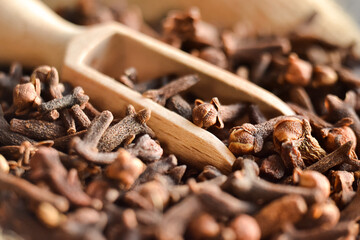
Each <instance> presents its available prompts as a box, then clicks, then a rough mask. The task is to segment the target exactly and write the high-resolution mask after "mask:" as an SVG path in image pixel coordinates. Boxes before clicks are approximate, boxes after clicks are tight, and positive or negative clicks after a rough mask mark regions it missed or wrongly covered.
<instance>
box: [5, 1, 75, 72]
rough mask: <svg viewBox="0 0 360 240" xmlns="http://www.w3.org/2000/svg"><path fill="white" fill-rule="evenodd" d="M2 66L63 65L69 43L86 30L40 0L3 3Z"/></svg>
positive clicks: (58, 66)
mask: <svg viewBox="0 0 360 240" xmlns="http://www.w3.org/2000/svg"><path fill="white" fill-rule="evenodd" d="M0 6H1V7H0V63H9V62H12V61H19V62H21V63H22V64H24V65H27V66H36V65H41V64H45V63H46V64H50V65H52V66H55V67H57V68H60V67H61V66H62V62H63V58H64V54H65V50H66V46H67V43H68V42H69V40H70V39H72V38H73V37H74V36H75V35H77V34H78V33H80V32H81V31H82V28H81V27H78V26H76V25H74V24H71V23H69V22H67V21H65V20H63V19H62V18H60V17H59V16H58V15H56V14H55V13H54V12H52V11H51V10H50V9H49V8H47V7H46V6H45V5H44V4H42V3H41V2H39V1H37V0H10V1H9V0H0Z"/></svg>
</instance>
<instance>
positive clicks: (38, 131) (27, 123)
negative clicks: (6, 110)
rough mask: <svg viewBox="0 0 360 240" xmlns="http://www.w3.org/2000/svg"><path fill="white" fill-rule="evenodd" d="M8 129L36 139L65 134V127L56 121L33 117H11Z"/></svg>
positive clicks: (46, 138)
mask: <svg viewBox="0 0 360 240" xmlns="http://www.w3.org/2000/svg"><path fill="white" fill-rule="evenodd" d="M10 130H11V131H13V132H17V133H20V134H22V135H23V136H27V137H29V138H32V139H36V140H50V139H54V138H59V137H62V136H64V135H65V134H66V129H65V128H64V127H63V126H62V125H60V124H58V123H55V122H46V121H42V120H35V119H29V120H21V119H16V118H13V119H12V120H11V121H10Z"/></svg>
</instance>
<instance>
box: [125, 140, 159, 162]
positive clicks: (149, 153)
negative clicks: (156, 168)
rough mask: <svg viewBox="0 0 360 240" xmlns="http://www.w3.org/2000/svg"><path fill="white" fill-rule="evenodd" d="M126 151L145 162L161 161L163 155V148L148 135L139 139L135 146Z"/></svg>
mask: <svg viewBox="0 0 360 240" xmlns="http://www.w3.org/2000/svg"><path fill="white" fill-rule="evenodd" d="M125 149H126V150H127V151H128V152H129V153H131V154H133V155H134V156H136V157H138V158H140V159H141V160H143V161H144V162H154V161H156V160H159V159H160V158H161V156H162V154H163V149H162V148H161V146H160V145H159V144H158V143H157V142H156V141H154V140H153V139H152V138H151V137H150V136H149V135H148V134H145V135H143V136H141V137H139V139H137V141H136V142H135V143H134V144H130V145H128V146H126V147H125Z"/></svg>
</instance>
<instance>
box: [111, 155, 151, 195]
mask: <svg viewBox="0 0 360 240" xmlns="http://www.w3.org/2000/svg"><path fill="white" fill-rule="evenodd" d="M144 170H145V164H144V163H143V162H142V161H141V160H140V159H138V158H136V157H133V156H132V155H131V154H130V153H129V152H128V151H126V150H125V149H119V151H118V156H117V158H116V159H115V161H114V162H113V163H112V164H110V165H109V166H108V167H107V168H106V170H105V174H106V176H107V177H108V178H111V179H114V180H118V181H119V182H120V184H121V185H122V186H123V188H124V189H129V188H130V187H131V185H132V184H133V183H134V182H135V180H136V179H137V178H138V177H139V176H140V174H141V173H142V172H143V171H144Z"/></svg>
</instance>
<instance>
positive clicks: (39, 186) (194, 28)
mask: <svg viewBox="0 0 360 240" xmlns="http://www.w3.org/2000/svg"><path fill="white" fill-rule="evenodd" d="M119 3H120V1H119ZM79 6H80V13H81V14H77V13H76V12H75V13H76V14H74V15H71V14H70V15H71V16H76V17H77V20H76V22H77V23H82V24H93V23H97V22H101V21H107V20H117V21H120V22H123V23H126V24H127V25H130V26H131V27H133V28H135V29H137V30H139V31H143V32H145V33H147V34H150V35H152V36H155V37H157V38H158V39H161V40H163V41H165V42H167V43H169V44H171V45H172V46H175V47H178V48H181V49H182V50H184V51H187V52H189V53H191V54H193V55H194V56H197V57H199V58H202V59H204V60H206V61H209V62H211V63H213V64H215V65H217V66H219V67H222V68H224V69H227V70H229V71H232V72H234V73H236V74H238V75H239V76H241V77H243V78H246V79H249V81H252V82H254V83H256V84H258V85H260V86H262V87H264V88H266V89H268V90H269V91H272V92H273V93H274V94H276V95H278V96H279V97H280V98H282V99H283V100H284V101H287V102H289V106H290V107H291V108H292V109H293V110H294V111H295V112H296V113H297V115H295V116H279V117H276V118H272V119H268V118H267V117H266V116H265V115H264V114H263V113H262V112H261V111H260V110H259V108H258V107H257V106H256V105H253V104H248V103H234V104H231V105H221V103H220V101H221V99H220V100H219V99H218V98H217V96H212V98H211V99H197V98H196V96H192V95H191V94H189V93H188V92H187V90H188V89H189V88H191V86H193V85H194V84H196V83H197V81H199V79H198V76H196V75H192V74H190V75H185V76H175V77H174V76H164V77H162V78H159V79H155V80H153V81H150V82H147V83H138V82H137V73H136V69H134V68H131V66H128V68H127V69H126V70H125V71H124V73H123V74H122V75H121V76H119V77H118V79H117V80H118V81H120V82H122V83H123V84H125V85H127V86H128V87H130V88H133V89H135V90H137V91H139V92H141V93H142V94H143V96H144V97H148V98H151V99H153V100H154V101H155V102H157V103H159V104H161V105H162V106H165V107H167V108H169V109H171V110H173V111H175V112H177V113H178V114H180V115H181V116H183V117H184V118H186V119H188V120H191V121H192V122H193V123H194V124H195V125H197V126H199V127H202V128H204V129H207V130H209V131H210V132H212V133H213V134H215V135H216V136H217V137H218V138H219V139H220V140H222V141H223V142H224V144H226V145H227V146H228V147H229V149H230V150H231V151H232V152H233V153H234V155H235V156H236V157H238V158H237V160H236V161H235V162H234V164H233V167H232V170H233V171H232V173H230V174H229V175H224V174H223V173H221V172H220V171H219V170H218V169H216V168H215V167H213V166H206V167H204V168H203V169H195V168H192V167H191V166H188V165H181V159H179V162H178V159H177V158H176V156H174V155H173V154H171V153H169V152H167V151H166V149H163V148H162V147H161V145H160V143H159V142H158V141H157V140H156V133H154V132H153V131H152V130H151V129H150V128H149V127H148V126H147V125H146V122H147V121H148V120H149V119H150V118H151V112H150V111H149V110H148V109H142V110H140V111H138V112H136V111H135V109H134V107H133V106H131V105H129V106H128V107H127V109H124V112H126V115H125V117H123V118H119V119H117V118H116V117H114V116H113V114H112V113H111V112H109V111H107V110H105V109H102V110H103V111H100V110H99V109H97V108H96V107H94V106H93V105H92V104H91V103H90V102H89V101H91V99H89V97H88V96H87V95H86V92H84V91H83V89H82V88H81V87H80V86H76V87H72V86H70V85H68V84H66V83H62V82H60V81H59V76H58V72H57V70H56V69H55V68H53V67H50V66H40V67H38V68H36V69H35V70H33V71H32V72H31V73H30V74H29V76H27V75H26V74H24V73H23V70H22V67H21V65H19V64H16V63H15V64H13V65H12V66H11V68H10V71H9V73H3V72H0V104H1V108H0V226H1V229H0V230H1V231H0V236H1V237H4V238H5V239H6V238H12V239H163V240H168V239H169V240H172V239H195V240H196V239H212V240H220V239H224V240H237V239H239V240H240V239H250V240H252V239H297V240H301V239H320V240H321V239H326V240H328V239H356V238H358V236H359V225H358V222H359V221H360V210H359V209H360V205H359V204H360V188H359V180H360V171H359V169H360V161H359V160H358V157H357V156H358V155H359V154H360V150H359V146H360V145H359V144H358V142H359V138H360V120H359V115H358V114H359V112H360V104H359V103H358V102H359V96H360V95H359V94H360V91H359V89H358V88H359V83H360V78H359V77H357V75H356V72H357V64H358V63H359V60H358V59H357V58H356V57H355V56H354V55H353V53H352V46H349V47H348V48H343V47H339V46H335V45H333V44H330V43H327V42H324V41H322V40H320V39H317V38H314V37H312V36H311V35H307V34H306V27H307V25H308V24H311V19H312V18H315V17H316V15H314V16H309V20H308V21H305V22H304V23H303V24H301V25H299V27H298V28H297V29H294V31H293V32H292V33H289V34H287V35H284V36H258V35H256V34H255V33H254V31H252V29H251V27H249V26H248V25H243V24H238V25H236V26H235V27H234V29H232V30H219V29H217V28H215V27H214V26H213V25H211V24H209V23H206V22H204V21H203V20H201V15H200V13H199V11H198V10H197V9H195V8H194V9H190V10H188V11H178V12H172V13H169V15H168V16H167V17H166V19H164V21H163V23H162V25H161V29H162V30H161V32H158V33H157V32H156V31H154V30H152V29H151V28H150V27H149V26H148V25H147V24H145V23H144V22H143V20H142V19H141V14H140V13H139V12H138V10H136V9H123V8H122V7H123V6H120V5H117V6H113V7H112V8H107V7H105V6H102V5H99V3H98V2H97V1H96V0H92V1H80V5H79ZM63 13H64V12H63ZM67 13H68V12H67ZM73 13H74V12H73ZM70 15H67V16H70Z"/></svg>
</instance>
